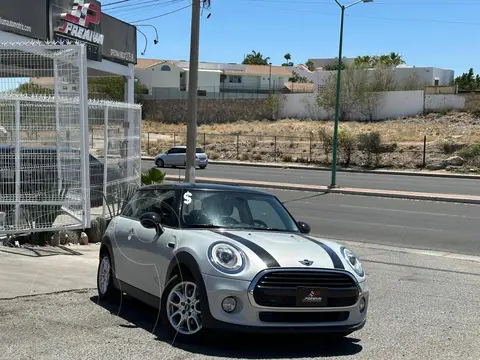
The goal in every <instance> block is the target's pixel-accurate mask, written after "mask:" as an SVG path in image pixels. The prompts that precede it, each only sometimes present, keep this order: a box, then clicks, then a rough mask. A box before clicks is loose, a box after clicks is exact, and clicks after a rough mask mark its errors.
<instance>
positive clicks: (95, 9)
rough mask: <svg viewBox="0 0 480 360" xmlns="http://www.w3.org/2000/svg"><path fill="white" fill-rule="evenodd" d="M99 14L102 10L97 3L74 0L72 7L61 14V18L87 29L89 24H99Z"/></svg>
mask: <svg viewBox="0 0 480 360" xmlns="http://www.w3.org/2000/svg"><path fill="white" fill-rule="evenodd" d="M101 16H102V11H101V10H100V7H99V6H98V5H96V4H93V3H85V0H76V1H75V2H74V3H73V7H72V9H71V10H70V11H69V12H68V13H66V14H62V19H63V20H66V21H69V22H71V23H73V24H75V25H79V26H82V27H84V28H87V29H88V27H89V25H90V24H93V25H98V24H100V19H101ZM64 26H65V25H64Z"/></svg>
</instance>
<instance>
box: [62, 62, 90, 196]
mask: <svg viewBox="0 0 480 360" xmlns="http://www.w3.org/2000/svg"><path fill="white" fill-rule="evenodd" d="M57 61H58V60H57V59H53V89H54V90H53V93H54V97H55V126H56V132H55V140H56V145H57V146H56V147H57V193H60V190H61V189H62V164H61V159H60V151H62V150H60V131H61V130H63V129H62V128H61V127H60V106H59V101H60V94H59V84H58V83H59V81H60V79H59V75H58V64H57ZM92 146H93V145H92Z"/></svg>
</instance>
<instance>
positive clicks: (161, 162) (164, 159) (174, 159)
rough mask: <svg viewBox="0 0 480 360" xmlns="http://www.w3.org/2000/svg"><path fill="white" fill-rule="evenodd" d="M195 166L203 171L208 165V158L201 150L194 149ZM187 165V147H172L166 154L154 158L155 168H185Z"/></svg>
mask: <svg viewBox="0 0 480 360" xmlns="http://www.w3.org/2000/svg"><path fill="white" fill-rule="evenodd" d="M195 156H196V166H198V167H199V168H200V169H205V168H206V167H207V165H208V156H207V154H206V153H205V151H204V150H203V149H202V148H199V147H197V148H196V149H195ZM186 164H187V147H186V146H174V147H172V148H171V149H169V150H168V151H167V152H166V153H163V154H158V155H157V156H155V165H157V167H164V166H172V167H176V166H185V165H186Z"/></svg>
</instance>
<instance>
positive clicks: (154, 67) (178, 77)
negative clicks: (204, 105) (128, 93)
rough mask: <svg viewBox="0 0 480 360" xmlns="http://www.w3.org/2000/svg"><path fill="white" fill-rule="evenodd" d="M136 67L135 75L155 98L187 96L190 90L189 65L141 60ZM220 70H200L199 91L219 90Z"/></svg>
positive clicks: (208, 92)
mask: <svg viewBox="0 0 480 360" xmlns="http://www.w3.org/2000/svg"><path fill="white" fill-rule="evenodd" d="M140 60H143V59H139V61H138V62H139V64H137V66H136V67H135V76H136V78H137V79H138V81H140V83H141V84H143V85H144V86H145V87H146V88H147V90H148V94H149V95H151V96H152V97H154V98H170V99H177V98H186V97H187V94H188V93H187V91H188V78H189V69H188V67H185V66H182V65H183V64H181V63H175V62H171V61H158V60H157V61H156V62H153V63H148V62H141V61H140ZM220 74H221V71H220V70H215V69H199V70H198V93H199V95H203V96H209V95H211V94H215V93H216V92H219V89H220Z"/></svg>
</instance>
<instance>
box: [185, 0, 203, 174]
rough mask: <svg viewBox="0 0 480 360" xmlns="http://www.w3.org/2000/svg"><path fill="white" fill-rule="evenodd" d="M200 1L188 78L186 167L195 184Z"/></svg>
mask: <svg viewBox="0 0 480 360" xmlns="http://www.w3.org/2000/svg"><path fill="white" fill-rule="evenodd" d="M200 1H201V0H192V25H191V34H190V68H189V77H188V107H187V161H186V167H185V181H186V182H189V183H195V162H196V161H195V148H196V146H197V87H198V52H199V42H200Z"/></svg>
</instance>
